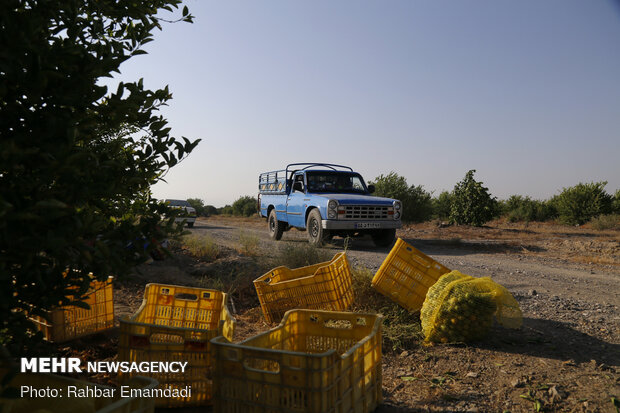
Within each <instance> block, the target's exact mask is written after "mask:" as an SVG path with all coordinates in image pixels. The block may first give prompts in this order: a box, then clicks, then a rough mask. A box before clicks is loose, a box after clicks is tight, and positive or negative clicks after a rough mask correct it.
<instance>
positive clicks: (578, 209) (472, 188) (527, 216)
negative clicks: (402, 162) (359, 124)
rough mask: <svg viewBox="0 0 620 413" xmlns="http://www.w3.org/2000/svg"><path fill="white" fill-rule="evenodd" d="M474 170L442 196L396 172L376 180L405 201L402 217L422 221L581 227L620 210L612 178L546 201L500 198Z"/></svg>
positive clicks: (380, 190)
mask: <svg viewBox="0 0 620 413" xmlns="http://www.w3.org/2000/svg"><path fill="white" fill-rule="evenodd" d="M475 172H476V171H475V170H470V171H468V172H467V173H466V174H465V177H464V178H463V180H462V181H460V182H458V183H457V184H456V185H455V186H454V189H453V190H452V191H450V192H449V191H444V192H441V193H440V194H439V195H438V196H437V197H433V195H432V193H431V192H429V191H426V190H425V189H424V188H423V187H422V186H415V185H411V186H409V185H408V184H407V181H406V179H405V178H404V177H402V176H399V175H398V174H396V173H395V172H391V173H389V174H387V175H380V176H378V177H377V178H375V182H374V184H375V187H376V194H377V195H379V196H386V197H390V198H397V199H400V200H402V201H403V208H404V210H403V220H404V221H409V222H423V221H428V220H431V219H441V220H446V221H450V222H452V223H456V224H467V225H475V226H480V225H483V224H484V223H486V222H488V221H490V220H491V219H493V218H498V217H506V218H507V219H508V220H509V221H511V222H515V221H528V222H529V221H548V220H557V221H559V222H560V223H563V224H568V225H581V224H584V223H586V222H588V221H590V220H592V219H596V218H598V217H600V216H605V215H608V214H620V190H617V191H616V193H615V194H614V195H611V194H609V193H607V192H606V191H605V186H606V185H607V182H592V183H579V184H577V185H575V186H572V187H569V188H563V189H562V191H561V192H560V193H559V194H558V195H555V196H554V197H552V198H550V199H547V200H542V201H541V200H535V199H532V198H530V197H529V196H522V195H512V196H511V197H509V198H508V199H507V200H497V198H496V197H493V196H492V195H491V194H490V192H489V190H488V188H486V187H485V186H484V184H483V183H482V182H480V181H476V180H475V179H474V174H475Z"/></svg>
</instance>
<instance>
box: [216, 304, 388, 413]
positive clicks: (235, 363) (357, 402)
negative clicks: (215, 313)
mask: <svg viewBox="0 0 620 413" xmlns="http://www.w3.org/2000/svg"><path fill="white" fill-rule="evenodd" d="M382 320H383V316H381V315H377V314H355V313H343V312H332V311H318V310H291V311H288V312H287V313H286V314H285V315H284V318H283V319H282V322H281V323H280V325H279V326H278V327H276V328H274V329H272V330H269V331H267V332H265V333H262V334H259V335H257V336H255V337H252V338H250V339H247V340H245V341H243V342H241V343H239V344H232V343H230V342H229V341H228V340H226V338H224V337H217V338H215V339H213V340H211V343H212V345H213V351H214V354H215V372H214V374H215V377H216V380H215V383H214V384H215V387H214V391H213V397H214V401H215V409H214V411H215V412H218V413H224V412H225V413H233V412H234V413H259V412H260V413H263V412H314V413H330V412H334V413H336V412H338V413H344V412H351V413H368V412H372V411H373V410H374V409H375V408H376V407H377V405H378V404H379V403H381V400H382V394H381V323H382Z"/></svg>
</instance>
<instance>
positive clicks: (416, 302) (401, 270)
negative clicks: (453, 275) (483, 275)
mask: <svg viewBox="0 0 620 413" xmlns="http://www.w3.org/2000/svg"><path fill="white" fill-rule="evenodd" d="M450 271H451V270H450V269H449V268H447V267H444V266H443V265H441V264H440V263H438V262H437V261H435V260H434V259H432V258H431V257H429V256H428V255H426V254H424V253H423V252H420V251H418V250H417V249H415V248H414V247H412V246H411V245H409V244H407V243H406V242H405V241H403V240H402V239H400V238H399V239H398V240H396V244H394V247H393V248H392V251H390V253H389V254H388V256H387V258H386V259H385V260H384V261H383V264H381V267H380V268H379V271H377V273H376V274H375V276H374V277H373V279H372V286H373V288H374V289H375V290H377V291H379V292H380V293H381V294H383V295H385V296H386V297H389V298H391V299H392V300H394V301H395V302H397V303H398V304H400V305H402V306H403V307H405V308H406V309H408V310H409V311H418V310H420V309H421V308H422V304H423V303H424V299H425V298H426V292H427V291H428V289H429V288H430V287H431V286H432V285H433V284H435V282H436V281H437V280H438V279H439V277H441V276H442V275H443V274H445V273H448V272H450Z"/></svg>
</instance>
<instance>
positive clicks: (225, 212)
mask: <svg viewBox="0 0 620 413" xmlns="http://www.w3.org/2000/svg"><path fill="white" fill-rule="evenodd" d="M217 213H218V214H220V215H232V214H233V208H232V206H230V205H225V206H223V207H221V208H218V210H217Z"/></svg>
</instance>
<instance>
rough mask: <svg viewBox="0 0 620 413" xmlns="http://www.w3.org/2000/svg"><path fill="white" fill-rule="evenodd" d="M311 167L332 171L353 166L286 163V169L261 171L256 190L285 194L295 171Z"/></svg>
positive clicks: (349, 169)
mask: <svg viewBox="0 0 620 413" xmlns="http://www.w3.org/2000/svg"><path fill="white" fill-rule="evenodd" d="M311 168H328V169H331V170H333V171H338V170H344V171H350V172H353V168H351V167H349V166H344V165H336V164H333V163H316V162H303V163H291V164H288V165H286V169H279V170H277V171H270V172H263V173H262V174H260V175H259V176H258V190H259V192H260V193H261V194H285V193H287V189H288V186H289V185H290V181H291V179H292V178H293V176H292V175H293V174H294V173H295V172H296V171H304V170H307V169H311Z"/></svg>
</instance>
